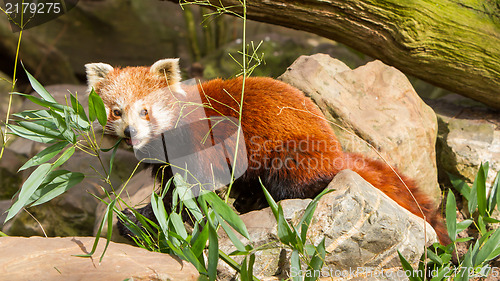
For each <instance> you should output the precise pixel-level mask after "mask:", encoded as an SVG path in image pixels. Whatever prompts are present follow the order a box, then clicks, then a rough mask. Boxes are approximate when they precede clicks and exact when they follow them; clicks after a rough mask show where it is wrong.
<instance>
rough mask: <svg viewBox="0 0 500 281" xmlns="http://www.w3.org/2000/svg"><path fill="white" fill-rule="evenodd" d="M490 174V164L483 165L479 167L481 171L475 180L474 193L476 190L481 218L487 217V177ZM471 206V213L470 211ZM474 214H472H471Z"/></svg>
mask: <svg viewBox="0 0 500 281" xmlns="http://www.w3.org/2000/svg"><path fill="white" fill-rule="evenodd" d="M487 173H488V162H486V163H484V164H481V165H480V166H479V171H478V172H477V174H476V179H475V180H474V184H473V185H472V192H471V194H473V193H474V190H476V194H477V207H478V209H479V214H480V215H481V216H483V217H484V216H485V214H486V175H487ZM470 208H471V207H470V206H469V211H470ZM471 214H472V212H471Z"/></svg>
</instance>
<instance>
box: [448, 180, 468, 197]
mask: <svg viewBox="0 0 500 281" xmlns="http://www.w3.org/2000/svg"><path fill="white" fill-rule="evenodd" d="M448 177H449V178H450V181H451V184H452V185H453V187H454V188H455V189H456V190H457V191H458V192H460V194H462V196H463V197H464V198H465V199H466V200H467V201H469V198H470V187H469V185H468V184H467V183H466V182H465V181H463V180H462V179H460V178H458V177H456V176H454V175H452V174H450V173H448Z"/></svg>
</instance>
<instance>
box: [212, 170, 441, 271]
mask: <svg viewBox="0 0 500 281" xmlns="http://www.w3.org/2000/svg"><path fill="white" fill-rule="evenodd" d="M328 188H329V189H333V190H334V191H333V192H331V193H329V194H327V195H325V196H324V197H323V198H321V200H320V201H319V203H318V206H317V209H316V212H315V214H314V217H313V220H312V223H311V226H310V227H309V231H308V234H307V235H308V240H309V241H311V242H312V243H314V244H315V245H317V244H318V243H319V242H320V241H321V240H322V239H323V238H325V239H326V240H325V246H326V250H327V255H326V260H325V261H326V264H325V269H328V270H324V272H339V271H340V272H350V273H352V275H353V276H350V277H356V276H358V277H359V276H362V273H367V272H369V271H372V272H374V271H377V270H378V271H380V270H387V271H389V272H390V271H391V270H393V271H395V270H397V269H398V268H399V267H400V265H401V263H400V261H399V257H398V254H397V251H400V252H401V254H402V255H403V256H405V257H406V259H407V260H408V261H409V262H410V263H411V264H415V263H417V262H418V260H419V259H420V257H421V255H422V253H423V251H424V250H425V248H424V245H427V246H428V245H430V244H432V243H433V242H436V241H437V237H436V233H435V232H434V230H433V228H432V227H431V226H430V225H429V224H428V223H426V222H424V220H423V219H421V218H419V217H417V216H415V215H413V214H412V213H410V212H409V211H407V210H406V209H404V208H402V207H401V206H399V205H397V204H396V203H395V202H394V201H393V200H391V199H390V198H389V197H387V196H386V195H385V194H384V193H382V192H381V191H379V190H378V189H376V188H374V187H373V186H372V185H370V184H369V183H368V182H366V181H365V180H364V179H362V178H361V177H360V176H359V175H358V174H356V173H355V172H352V171H350V170H344V171H342V172H340V173H339V174H338V175H337V176H336V177H335V178H334V179H333V181H332V182H331V183H330V185H329V186H328ZM310 201H311V200H310V199H306V200H299V199H292V200H284V201H281V205H282V207H283V210H284V212H285V218H286V219H287V220H289V221H291V222H292V223H295V224H296V223H298V222H299V221H300V218H301V217H302V215H303V214H304V211H305V209H306V207H307V204H308V203H309V202H310ZM241 218H242V219H243V221H244V222H245V225H246V226H247V229H248V231H249V233H250V238H251V242H250V241H248V240H246V239H245V238H243V237H241V236H238V237H239V238H240V240H241V241H242V242H243V243H244V244H245V243H251V244H252V245H253V246H254V247H259V246H263V245H266V246H267V247H265V249H264V250H262V251H258V252H256V259H255V265H254V274H256V276H257V277H264V276H273V275H276V274H278V276H279V277H283V278H287V277H290V275H293V273H294V272H299V271H298V269H292V268H290V261H289V259H290V251H289V250H288V249H287V248H285V247H283V246H282V245H281V246H280V244H279V242H278V238H277V223H276V220H275V218H274V216H273V214H272V211H271V210H270V208H265V209H262V210H259V211H253V212H250V213H247V214H244V215H241ZM219 235H220V237H221V238H220V241H219V247H220V249H221V250H222V251H223V252H225V253H230V252H232V251H235V250H236V248H235V247H234V246H233V244H232V243H231V241H230V240H229V239H228V237H227V235H226V234H225V233H223V232H222V231H220V232H219ZM234 259H235V260H236V261H241V260H242V259H243V258H242V257H238V256H235V257H234ZM361 268H362V269H363V270H364V271H365V272H360V271H359V270H360V269H361ZM219 271H220V274H221V275H220V277H221V278H222V277H223V278H224V279H229V278H231V277H232V276H233V274H235V272H234V271H233V270H231V269H230V268H229V267H228V266H227V265H224V264H222V262H221V263H220V270H219ZM354 275H356V276H354ZM368 276H369V275H368ZM322 277H328V276H322ZM333 277H336V276H333ZM372 277H373V276H372ZM403 277H404V276H403ZM366 280H374V279H370V278H368V279H366ZM391 280H397V279H391Z"/></svg>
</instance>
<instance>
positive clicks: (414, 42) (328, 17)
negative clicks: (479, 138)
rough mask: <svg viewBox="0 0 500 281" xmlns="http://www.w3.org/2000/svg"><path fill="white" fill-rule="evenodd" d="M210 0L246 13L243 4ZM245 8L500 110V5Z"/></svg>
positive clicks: (312, 2)
mask: <svg viewBox="0 0 500 281" xmlns="http://www.w3.org/2000/svg"><path fill="white" fill-rule="evenodd" d="M168 1H170V2H176V3H179V0H168ZM183 2H184V3H185V2H186V1H183ZM187 2H190V1H187ZM196 2H203V1H199V0H198V1H196ZM211 2H212V4H213V5H215V6H220V5H224V6H225V7H231V6H232V8H231V10H232V11H235V12H237V13H239V14H241V12H242V7H241V4H240V2H239V1H238V0H212V1H211ZM246 4H247V18H248V19H252V20H257V21H262V22H267V23H272V24H278V25H282V26H286V27H290V28H294V29H299V30H305V31H309V32H312V33H316V34H318V35H321V36H323V37H326V38H330V39H333V40H335V41H337V42H340V43H343V44H345V45H347V46H350V47H352V48H354V49H356V50H358V51H360V52H363V53H365V54H367V55H369V56H371V57H373V58H377V59H379V60H381V61H383V62H384V63H386V64H389V65H392V66H394V67H396V68H398V69H400V70H401V71H403V72H405V73H407V74H410V75H413V76H416V77H418V78H420V79H423V80H425V81H428V82H430V83H432V84H434V85H437V86H440V87H443V88H445V89H448V90H451V91H453V92H456V93H458V94H461V95H464V96H467V97H469V98H472V99H475V100H478V101H480V102H483V103H484V104H486V105H488V106H491V107H495V108H500V6H499V4H498V2H496V1H488V0H487V1H470V0H467V1H455V0H415V1H398V0H379V1H374V0H295V1H291V0H248V1H246Z"/></svg>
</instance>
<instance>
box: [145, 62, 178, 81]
mask: <svg viewBox="0 0 500 281" xmlns="http://www.w3.org/2000/svg"><path fill="white" fill-rule="evenodd" d="M149 71H151V73H153V74H155V75H158V76H160V77H163V78H167V82H168V83H169V84H170V85H174V84H176V83H179V82H181V73H180V68H179V59H162V60H159V61H157V62H155V63H154V64H153V65H152V66H151V68H150V70H149Z"/></svg>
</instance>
